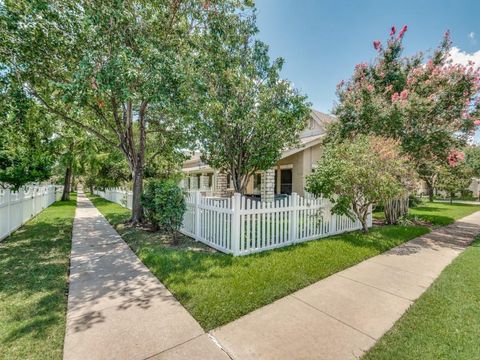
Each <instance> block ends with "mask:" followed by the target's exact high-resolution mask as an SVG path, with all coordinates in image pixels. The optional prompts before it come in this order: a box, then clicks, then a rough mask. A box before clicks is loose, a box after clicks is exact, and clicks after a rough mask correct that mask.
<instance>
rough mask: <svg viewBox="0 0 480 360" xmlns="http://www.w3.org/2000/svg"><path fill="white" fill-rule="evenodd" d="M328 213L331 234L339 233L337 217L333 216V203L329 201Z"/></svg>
mask: <svg viewBox="0 0 480 360" xmlns="http://www.w3.org/2000/svg"><path fill="white" fill-rule="evenodd" d="M328 212H329V214H330V234H331V235H333V234H336V233H337V215H335V214H332V203H331V201H330V200H328Z"/></svg>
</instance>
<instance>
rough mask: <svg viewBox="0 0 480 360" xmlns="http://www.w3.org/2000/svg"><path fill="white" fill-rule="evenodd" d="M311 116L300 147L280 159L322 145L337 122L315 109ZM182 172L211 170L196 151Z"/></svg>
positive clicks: (312, 110) (330, 116)
mask: <svg viewBox="0 0 480 360" xmlns="http://www.w3.org/2000/svg"><path fill="white" fill-rule="evenodd" d="M310 115H311V117H310V119H309V125H307V127H306V128H305V130H304V131H302V132H301V133H300V135H299V144H298V146H296V147H294V148H290V149H286V150H284V151H283V152H282V155H281V157H280V159H284V158H286V157H288V156H290V155H293V154H296V153H298V152H300V151H303V150H305V149H308V148H309V147H312V146H315V145H318V144H320V143H321V141H322V138H323V137H324V136H325V135H326V132H327V126H328V125H329V124H331V123H332V122H333V121H335V117H334V116H333V115H328V114H325V113H322V112H320V111H317V110H314V109H311V112H310ZM312 125H313V126H312ZM182 170H183V171H198V170H211V168H210V166H208V165H207V164H205V163H203V162H202V161H201V159H200V151H195V152H194V153H193V154H192V156H191V157H190V158H189V159H188V160H186V161H184V163H183V169H182Z"/></svg>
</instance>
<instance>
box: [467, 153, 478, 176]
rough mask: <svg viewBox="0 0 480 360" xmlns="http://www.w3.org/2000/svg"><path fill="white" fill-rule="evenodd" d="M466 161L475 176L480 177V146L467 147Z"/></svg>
mask: <svg viewBox="0 0 480 360" xmlns="http://www.w3.org/2000/svg"><path fill="white" fill-rule="evenodd" d="M465 163H466V164H467V166H468V167H469V168H471V169H472V173H473V174H472V176H473V177H480V147H478V146H468V147H466V148H465Z"/></svg>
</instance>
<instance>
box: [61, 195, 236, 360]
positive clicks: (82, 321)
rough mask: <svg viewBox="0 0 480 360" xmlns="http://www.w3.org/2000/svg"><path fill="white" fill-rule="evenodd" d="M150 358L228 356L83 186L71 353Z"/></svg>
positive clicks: (74, 256)
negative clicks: (132, 246) (160, 279)
mask: <svg viewBox="0 0 480 360" xmlns="http://www.w3.org/2000/svg"><path fill="white" fill-rule="evenodd" d="M146 358H154V359H213V360H216V359H219V360H226V359H227V360H228V356H227V355H226V354H225V352H223V351H222V350H221V349H220V348H219V347H218V346H217V345H215V343H214V342H213V341H212V340H211V339H210V338H209V336H208V335H207V334H205V333H204V331H203V330H202V328H201V327H200V325H199V324H198V323H197V322H196V321H195V320H194V319H193V317H192V316H191V315H190V314H189V313H188V312H187V311H186V310H185V309H184V308H183V307H182V305H180V303H179V302H178V301H177V300H176V299H175V298H174V297H173V296H172V295H171V294H170V292H169V291H168V290H167V289H166V288H165V286H163V285H162V284H161V283H160V282H159V281H158V279H157V278H156V277H155V276H153V275H152V274H151V273H150V271H149V270H148V269H147V268H146V267H145V266H144V265H143V264H142V263H141V262H140V260H139V259H138V258H137V257H136V256H135V254H134V253H133V252H132V251H131V250H130V248H129V247H128V245H127V244H126V243H125V242H124V241H123V240H122V238H121V237H120V236H119V235H118V233H117V232H116V231H115V230H114V229H113V228H112V227H111V226H110V224H109V223H108V222H107V221H106V220H105V218H104V217H103V216H102V215H101V214H100V213H99V211H98V210H97V209H96V208H95V207H94V206H93V205H92V203H91V202H90V200H88V199H87V198H86V197H85V195H84V194H83V193H79V194H78V207H77V211H76V214H75V221H74V226H73V237H72V253H71V267H70V286H69V295H68V312H67V329H66V335H65V345H64V359H65V360H76V359H78V360H80V359H81V360H85V359H89V360H93V359H116V360H118V359H146Z"/></svg>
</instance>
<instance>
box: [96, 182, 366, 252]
mask: <svg viewBox="0 0 480 360" xmlns="http://www.w3.org/2000/svg"><path fill="white" fill-rule="evenodd" d="M96 193H97V194H98V195H100V196H102V197H104V198H105V199H108V200H111V201H114V202H117V203H118V204H120V205H123V206H126V205H128V204H129V202H128V200H129V198H131V193H128V192H126V191H122V190H118V189H114V190H106V191H96ZM186 201H187V211H186V212H185V214H184V217H183V225H182V228H181V229H180V231H181V232H182V233H183V234H185V235H188V236H191V237H192V238H194V239H195V240H197V241H201V242H203V243H205V244H207V245H209V246H211V247H213V248H215V249H217V250H219V251H221V252H224V253H230V254H233V255H246V254H250V253H255V252H260V251H265V250H269V249H274V248H279V247H283V246H287V245H291V244H295V243H300V242H304V241H309V240H314V239H319V238H322V237H325V236H330V235H335V234H339V233H343V232H347V231H353V230H359V229H361V228H362V226H361V224H360V221H358V220H351V219H350V218H349V217H347V216H339V215H334V214H332V213H331V211H330V209H331V207H332V204H331V203H330V201H328V200H326V199H321V198H319V199H315V198H313V197H311V196H307V197H301V196H298V195H297V194H292V195H290V196H285V197H283V198H279V199H276V200H275V201H273V202H261V201H259V200H255V199H251V198H249V197H245V196H242V195H240V194H235V195H234V196H233V197H231V198H220V197H205V196H203V195H202V194H201V193H200V192H190V193H188V194H187V196H186ZM130 204H131V202H130ZM127 207H128V206H127ZM368 224H369V226H371V224H372V216H371V213H370V214H369V217H368Z"/></svg>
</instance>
